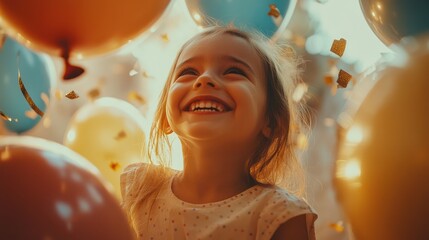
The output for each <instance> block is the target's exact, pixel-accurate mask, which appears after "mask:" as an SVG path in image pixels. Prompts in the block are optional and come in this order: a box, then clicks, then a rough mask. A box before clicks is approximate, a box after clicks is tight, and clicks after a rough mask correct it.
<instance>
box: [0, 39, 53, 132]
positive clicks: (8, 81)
mask: <svg viewBox="0 0 429 240" xmlns="http://www.w3.org/2000/svg"><path fill="white" fill-rule="evenodd" d="M18 64H19V71H20V73H21V79H22V83H23V84H24V87H25V89H26V90H27V92H28V94H29V96H30V97H31V98H32V100H33V102H34V104H35V105H36V106H37V107H38V108H39V109H40V110H42V111H43V112H45V111H46V109H47V107H48V106H47V105H46V104H45V102H44V101H43V99H42V97H41V96H42V93H44V94H46V96H47V97H48V98H49V97H50V89H51V78H52V74H49V71H50V70H49V66H48V65H47V58H46V57H44V56H42V55H40V54H37V53H35V52H32V51H31V50H29V49H28V48H26V47H24V46H23V45H21V44H19V43H18V42H16V41H15V40H13V39H11V38H9V37H6V39H5V41H4V44H3V46H2V47H1V48H0V111H1V112H2V113H3V114H4V115H5V116H7V117H9V118H10V120H7V119H6V117H4V116H3V117H2V118H0V121H2V124H3V125H4V126H5V127H6V129H7V130H9V131H11V132H15V133H23V132H26V131H28V130H30V129H32V128H33V127H34V126H35V125H36V124H37V123H38V122H39V121H40V120H41V117H40V116H39V115H37V116H36V117H35V118H31V117H29V116H28V115H26V112H28V111H31V110H32V108H31V106H30V104H29V103H28V102H27V101H26V99H25V96H24V94H23V93H22V92H21V89H20V87H19V83H18Z"/></svg>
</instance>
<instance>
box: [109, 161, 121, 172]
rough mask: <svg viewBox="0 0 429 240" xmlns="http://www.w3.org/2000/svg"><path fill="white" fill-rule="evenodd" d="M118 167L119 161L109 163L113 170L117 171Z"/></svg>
mask: <svg viewBox="0 0 429 240" xmlns="http://www.w3.org/2000/svg"><path fill="white" fill-rule="evenodd" d="M119 167H120V165H119V163H117V162H111V163H110V168H111V169H112V170H113V171H117V170H118V169H119Z"/></svg>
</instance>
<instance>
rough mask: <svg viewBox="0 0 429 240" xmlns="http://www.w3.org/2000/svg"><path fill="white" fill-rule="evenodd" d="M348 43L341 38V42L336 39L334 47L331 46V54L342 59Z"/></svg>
mask: <svg viewBox="0 0 429 240" xmlns="http://www.w3.org/2000/svg"><path fill="white" fill-rule="evenodd" d="M346 43H347V41H346V40H345V39H344V38H340V40H336V39H334V42H333V43H332V46H331V52H333V53H335V54H337V55H338V56H340V57H342V56H343V54H344V51H345V50H346Z"/></svg>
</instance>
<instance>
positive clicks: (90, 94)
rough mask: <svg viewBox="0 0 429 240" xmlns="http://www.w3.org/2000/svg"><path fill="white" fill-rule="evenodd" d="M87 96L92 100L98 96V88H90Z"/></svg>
mask: <svg viewBox="0 0 429 240" xmlns="http://www.w3.org/2000/svg"><path fill="white" fill-rule="evenodd" d="M87 95H88V98H90V99H91V100H94V99H96V98H98V97H99V96H100V90H99V89H98V88H94V89H91V90H90V91H89V92H88V93H87Z"/></svg>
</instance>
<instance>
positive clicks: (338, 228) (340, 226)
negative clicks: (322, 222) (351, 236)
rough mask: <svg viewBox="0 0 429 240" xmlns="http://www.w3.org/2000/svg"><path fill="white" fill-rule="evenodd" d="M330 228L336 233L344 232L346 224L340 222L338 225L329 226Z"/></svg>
mask: <svg viewBox="0 0 429 240" xmlns="http://www.w3.org/2000/svg"><path fill="white" fill-rule="evenodd" d="M329 227H330V228H332V229H334V230H335V231H336V232H339V233H341V232H344V223H343V221H338V222H336V223H331V224H329Z"/></svg>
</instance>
